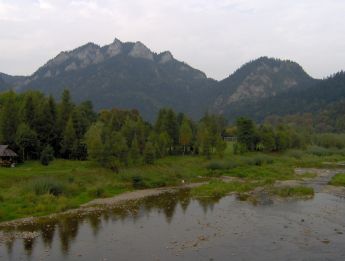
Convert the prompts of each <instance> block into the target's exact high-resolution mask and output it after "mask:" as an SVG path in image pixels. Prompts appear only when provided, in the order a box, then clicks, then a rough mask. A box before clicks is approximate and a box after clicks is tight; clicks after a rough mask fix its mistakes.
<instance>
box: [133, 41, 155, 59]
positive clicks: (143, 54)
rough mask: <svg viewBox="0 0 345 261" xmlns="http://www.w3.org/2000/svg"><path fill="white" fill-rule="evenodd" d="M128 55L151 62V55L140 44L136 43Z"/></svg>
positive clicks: (147, 49)
mask: <svg viewBox="0 0 345 261" xmlns="http://www.w3.org/2000/svg"><path fill="white" fill-rule="evenodd" d="M128 55H129V56H131V57H135V58H142V59H147V60H151V61H153V53H152V52H151V50H150V49H149V48H147V47H146V46H145V45H144V44H143V43H141V42H136V43H135V44H134V46H133V48H132V50H131V51H130V52H129V54H128Z"/></svg>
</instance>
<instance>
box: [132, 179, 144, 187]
mask: <svg viewBox="0 0 345 261" xmlns="http://www.w3.org/2000/svg"><path fill="white" fill-rule="evenodd" d="M132 186H133V188H135V189H142V188H145V187H146V186H145V183H144V180H143V178H142V177H141V176H133V177H132Z"/></svg>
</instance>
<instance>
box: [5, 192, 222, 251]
mask: <svg viewBox="0 0 345 261" xmlns="http://www.w3.org/2000/svg"><path fill="white" fill-rule="evenodd" d="M196 201H197V202H198V204H199V205H200V206H201V207H202V209H203V211H204V213H207V212H208V211H212V210H213V207H214V204H216V203H217V202H218V201H219V199H213V198H198V199H196ZM191 202H192V199H191V196H190V191H189V190H188V189H183V190H180V191H179V192H176V193H164V194H161V195H159V196H151V197H147V198H145V199H140V200H133V201H129V202H126V203H124V204H121V205H117V206H114V207H112V208H107V209H104V210H97V211H93V212H89V213H77V214H72V215H66V214H63V215H59V216H57V217H55V218H42V219H40V221H39V222H38V223H37V224H34V225H32V224H30V225H23V226H21V227H18V228H17V231H38V232H40V235H41V241H42V242H43V244H44V246H45V247H49V248H51V247H52V244H53V240H54V239H55V240H56V237H55V235H56V236H57V237H58V239H59V241H60V246H61V251H62V253H64V254H65V255H66V254H68V253H69V249H70V245H71V243H72V242H73V241H74V240H75V239H76V237H77V235H78V231H79V227H80V226H81V225H82V224H86V225H88V226H89V227H90V228H91V230H92V232H93V236H94V237H97V235H98V233H99V231H100V230H101V229H102V222H105V223H108V222H109V221H111V222H127V221H128V220H129V219H131V220H132V221H133V222H134V223H135V222H136V221H137V220H138V219H139V218H141V217H144V216H149V215H150V213H153V212H157V213H163V214H164V216H165V220H166V222H167V223H168V224H170V223H171V222H172V220H173V218H174V214H175V212H176V208H177V206H178V205H180V206H181V210H182V213H184V214H185V213H186V210H187V208H188V206H189V205H190V203H191ZM55 232H57V233H55ZM35 242H36V240H35V239H25V240H24V239H23V244H24V249H25V251H26V253H27V255H31V253H32V251H33V248H34V246H35ZM13 243H14V242H13V241H10V242H7V245H6V246H7V250H8V252H9V253H11V252H12V251H13Z"/></svg>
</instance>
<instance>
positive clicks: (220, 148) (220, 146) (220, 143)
mask: <svg viewBox="0 0 345 261" xmlns="http://www.w3.org/2000/svg"><path fill="white" fill-rule="evenodd" d="M226 146H227V145H226V142H225V141H224V140H223V139H222V137H221V136H217V139H216V152H217V154H218V156H219V157H221V158H223V157H224V152H225V150H226Z"/></svg>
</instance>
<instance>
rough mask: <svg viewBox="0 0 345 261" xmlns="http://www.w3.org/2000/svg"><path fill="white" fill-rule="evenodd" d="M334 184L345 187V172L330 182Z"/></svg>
mask: <svg viewBox="0 0 345 261" xmlns="http://www.w3.org/2000/svg"><path fill="white" fill-rule="evenodd" d="M329 184H330V185H333V186H342V187H345V174H337V175H335V176H334V177H333V178H332V180H331V181H330V182H329Z"/></svg>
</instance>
